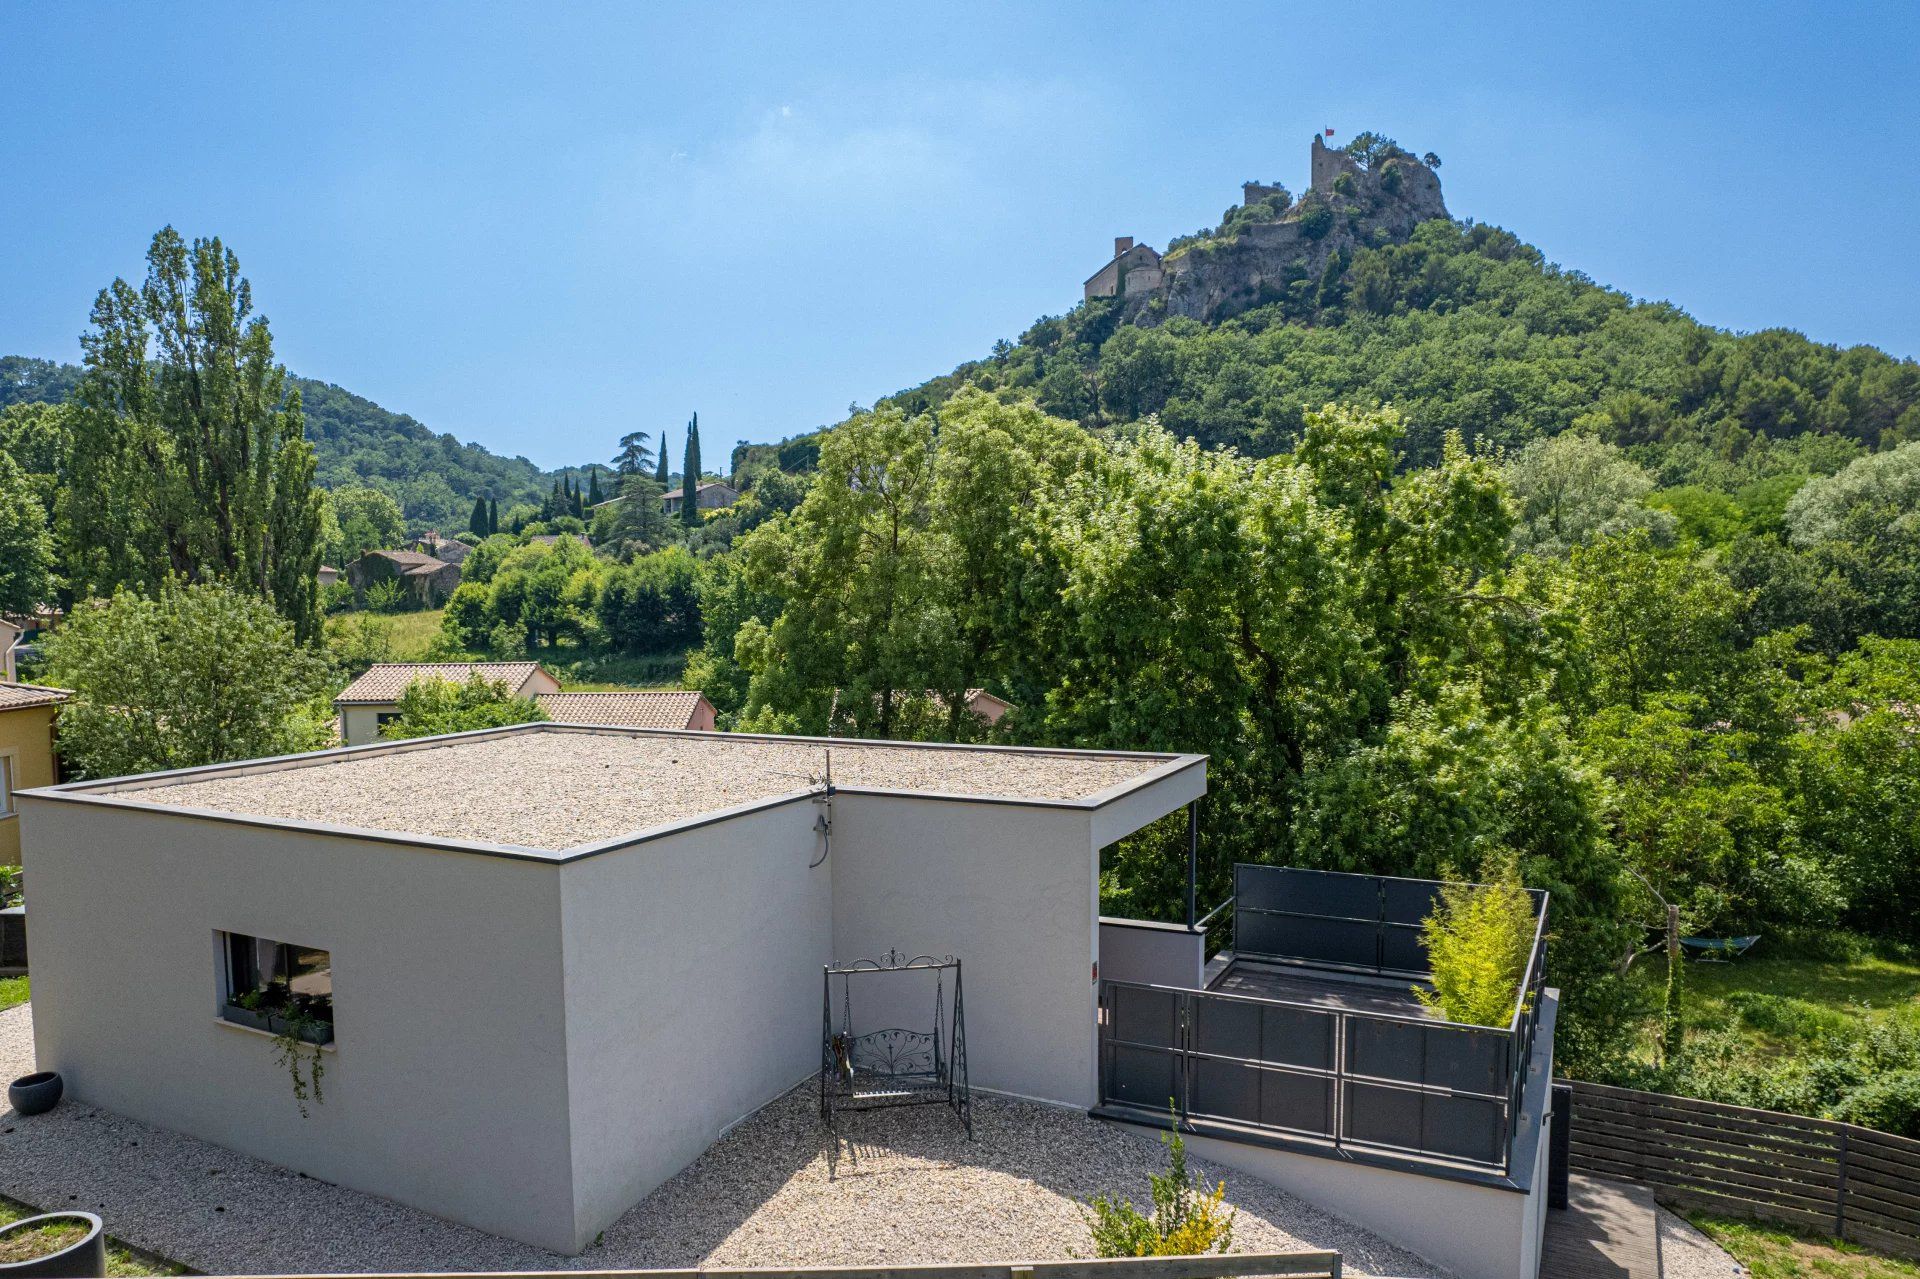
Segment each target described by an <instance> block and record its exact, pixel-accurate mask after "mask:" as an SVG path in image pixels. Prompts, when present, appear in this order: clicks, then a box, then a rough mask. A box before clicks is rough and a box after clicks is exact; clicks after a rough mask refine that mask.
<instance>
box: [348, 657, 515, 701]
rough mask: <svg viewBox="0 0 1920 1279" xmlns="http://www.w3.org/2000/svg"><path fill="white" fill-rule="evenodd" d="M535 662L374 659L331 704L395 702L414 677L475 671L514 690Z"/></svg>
mask: <svg viewBox="0 0 1920 1279" xmlns="http://www.w3.org/2000/svg"><path fill="white" fill-rule="evenodd" d="M539 669H540V663H538V662H378V663H376V664H374V665H373V666H371V667H369V668H368V669H367V673H366V674H365V675H362V676H361V677H360V678H359V679H357V680H355V681H353V683H351V684H349V685H347V686H346V687H345V688H343V689H341V690H340V696H338V697H336V698H334V699H333V704H334V705H335V706H339V705H342V704H352V703H355V702H372V703H375V704H385V703H387V702H397V701H399V700H400V694H402V693H404V692H406V691H407V685H409V684H411V683H413V681H415V680H417V679H445V680H452V681H454V682H455V683H463V682H465V681H466V680H467V679H468V678H470V677H471V676H472V675H473V674H474V673H475V672H476V671H477V672H479V675H480V678H482V679H487V680H493V681H495V682H497V683H501V684H505V685H506V686H507V687H508V688H509V689H511V690H512V691H514V692H516V693H517V692H519V691H520V687H521V685H523V684H525V683H526V682H527V681H528V680H529V679H532V678H533V673H534V672H535V671H537V670H539Z"/></svg>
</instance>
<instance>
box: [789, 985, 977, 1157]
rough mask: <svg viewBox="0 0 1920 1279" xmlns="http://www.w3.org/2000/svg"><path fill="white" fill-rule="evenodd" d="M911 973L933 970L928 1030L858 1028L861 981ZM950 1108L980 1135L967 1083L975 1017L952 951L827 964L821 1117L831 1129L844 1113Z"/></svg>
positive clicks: (969, 1131) (969, 1129)
mask: <svg viewBox="0 0 1920 1279" xmlns="http://www.w3.org/2000/svg"><path fill="white" fill-rule="evenodd" d="M949 969H951V970H952V972H953V1008H952V1011H951V1013H949V1012H948V1010H947V1006H946V977H947V972H948V970H949ZM908 973H931V974H932V975H933V1024H932V1029H930V1030H926V1031H920V1030H906V1029H902V1028H900V1027H897V1026H895V1027H888V1028H886V1029H883V1030H870V1031H867V1032H865V1033H860V1032H859V1031H857V1030H856V1029H855V1028H854V1020H853V986H854V982H855V981H856V980H859V981H861V982H867V981H869V980H871V979H879V980H883V981H886V982H888V983H889V984H893V985H899V984H901V982H902V981H903V979H904V978H905V975H906V974H908ZM836 981H838V982H839V984H840V1028H839V1029H838V1030H836V1029H834V1025H833V1002H834V1000H833V995H834V983H835V982H836ZM928 1105H942V1106H949V1107H951V1108H952V1109H953V1113H954V1114H956V1115H958V1116H959V1117H960V1122H961V1123H962V1124H963V1125H964V1126H965V1127H966V1130H967V1136H968V1138H969V1139H971V1138H972V1136H973V1096H972V1093H971V1092H970V1091H969V1090H968V1087H967V1021H966V1013H965V1011H964V1009H963V1008H962V1006H961V994H960V961H959V960H957V959H955V958H954V957H953V956H951V955H948V956H947V957H946V958H944V959H936V958H934V957H933V956H931V955H915V956H914V957H913V958H912V959H908V958H906V957H905V956H903V955H901V954H900V952H899V951H888V952H887V954H886V957H885V958H883V959H857V960H855V961H853V962H852V963H850V964H838V965H837V964H828V965H827V966H826V971H825V976H824V982H823V988H822V995H821V1003H820V1118H821V1119H822V1120H824V1121H825V1122H826V1124H827V1126H828V1127H829V1128H831V1127H833V1121H834V1116H835V1115H837V1114H840V1113H841V1112H842V1111H858V1110H883V1109H886V1108H887V1107H890V1106H928Z"/></svg>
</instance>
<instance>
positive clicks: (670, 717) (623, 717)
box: [533, 689, 713, 732]
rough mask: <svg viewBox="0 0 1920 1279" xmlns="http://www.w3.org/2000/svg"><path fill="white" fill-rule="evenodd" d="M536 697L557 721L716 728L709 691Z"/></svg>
mask: <svg viewBox="0 0 1920 1279" xmlns="http://www.w3.org/2000/svg"><path fill="white" fill-rule="evenodd" d="M533 700H534V701H536V702H538V703H539V704H540V709H541V710H543V711H545V712H546V713H547V715H548V716H549V717H550V718H551V719H552V720H553V721H554V722H555V723H557V724H595V725H605V726H610V727H613V728H682V729H686V728H690V729H695V730H697V731H700V732H711V731H713V703H712V702H709V701H708V700H707V698H706V694H704V693H700V692H695V691H692V690H682V689H644V690H637V691H634V692H613V693H536V694H534V698H533Z"/></svg>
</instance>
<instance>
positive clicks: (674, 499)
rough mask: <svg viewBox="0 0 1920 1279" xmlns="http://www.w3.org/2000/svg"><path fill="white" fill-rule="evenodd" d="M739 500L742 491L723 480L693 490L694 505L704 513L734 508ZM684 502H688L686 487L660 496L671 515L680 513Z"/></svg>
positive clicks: (662, 503)
mask: <svg viewBox="0 0 1920 1279" xmlns="http://www.w3.org/2000/svg"><path fill="white" fill-rule="evenodd" d="M739 500H740V490H739V489H737V488H735V487H734V486H733V485H731V484H728V483H726V482H724V481H722V480H708V481H707V482H706V483H704V484H699V485H696V486H695V487H694V490H693V501H694V505H695V506H697V507H698V508H699V509H701V510H703V511H717V510H719V509H720V508H721V507H723V506H732V505H733V504H734V503H735V502H738V501H739ZM684 501H686V489H685V488H684V487H682V488H677V489H672V490H670V491H668V492H666V493H663V494H661V495H660V503H661V505H663V506H665V507H666V508H667V513H668V514H669V515H673V514H676V513H678V512H679V510H680V504H681V503H682V502H684Z"/></svg>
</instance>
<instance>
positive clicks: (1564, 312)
mask: <svg viewBox="0 0 1920 1279" xmlns="http://www.w3.org/2000/svg"><path fill="white" fill-rule="evenodd" d="M1364 136H1370V135H1364ZM1382 142H1385V143H1386V145H1387V146H1388V147H1391V146H1392V144H1391V142H1390V141H1388V140H1384V139H1377V138H1376V139H1373V140H1372V144H1371V149H1373V150H1374V152H1375V154H1379V151H1378V146H1379V144H1380V143H1382ZM1388 154H1392V155H1398V156H1403V157H1404V156H1406V155H1407V153H1406V152H1403V151H1399V150H1398V149H1397V148H1394V149H1393V150H1392V151H1391V152H1389V153H1388ZM1419 171H1420V172H1422V173H1425V172H1426V171H1427V170H1426V169H1425V168H1424V167H1423V168H1422V169H1420V170H1419ZM1262 190H1268V191H1274V192H1278V193H1279V194H1278V201H1277V203H1278V205H1279V209H1275V208H1268V207H1262V206H1261V205H1255V206H1253V207H1251V208H1249V207H1247V206H1236V207H1235V208H1232V209H1229V210H1228V211H1227V214H1226V216H1225V217H1224V218H1223V219H1222V221H1221V223H1220V225H1219V226H1217V227H1214V228H1211V229H1208V230H1204V231H1201V232H1200V233H1198V234H1197V235H1195V236H1189V237H1182V238H1181V239H1180V240H1176V241H1175V242H1174V244H1173V245H1171V246H1169V251H1168V254H1167V259H1166V260H1167V262H1168V264H1169V268H1170V270H1169V278H1170V279H1172V278H1176V277H1175V276H1174V275H1173V270H1172V268H1173V264H1174V263H1175V262H1176V261H1177V259H1178V257H1179V256H1180V255H1182V254H1183V253H1193V252H1196V251H1204V252H1206V253H1208V254H1211V255H1213V256H1214V257H1215V258H1216V259H1217V260H1222V261H1225V262H1228V263H1231V262H1233V261H1235V260H1243V261H1244V260H1251V255H1249V254H1247V253H1242V254H1240V255H1239V256H1238V258H1237V259H1236V255H1235V254H1234V252H1233V249H1234V246H1235V245H1236V244H1237V243H1239V242H1241V241H1245V240H1247V239H1248V238H1249V237H1252V238H1253V239H1254V241H1255V242H1257V239H1258V237H1259V236H1260V235H1261V234H1262V232H1263V229H1264V228H1268V227H1270V226H1271V225H1273V224H1276V223H1278V222H1281V221H1284V220H1294V221H1299V220H1302V217H1303V214H1302V209H1303V207H1304V206H1307V205H1309V204H1312V203H1315V202H1316V201H1317V193H1314V192H1309V194H1308V196H1307V197H1305V198H1304V199H1303V200H1302V201H1301V202H1300V203H1299V204H1295V205H1291V206H1290V207H1289V206H1287V204H1286V201H1287V200H1288V199H1289V197H1287V195H1286V193H1285V192H1284V191H1283V190H1282V189H1280V188H1277V187H1275V188H1254V192H1253V193H1255V194H1258V193H1259V192H1261V191H1262ZM1354 191H1355V194H1354V197H1353V198H1352V199H1343V198H1340V197H1337V196H1335V197H1332V198H1329V199H1327V200H1325V201H1320V202H1318V204H1317V206H1316V208H1315V209H1310V210H1307V213H1306V216H1307V217H1310V219H1311V222H1312V224H1313V229H1314V230H1315V231H1317V233H1318V237H1319V242H1320V243H1322V244H1324V243H1326V242H1342V241H1344V243H1345V244H1346V245H1348V246H1350V247H1342V248H1341V249H1339V250H1338V251H1335V252H1332V253H1331V254H1319V255H1313V254H1308V253H1304V252H1303V253H1301V254H1300V255H1298V257H1297V259H1296V261H1295V263H1294V264H1293V266H1292V269H1291V270H1290V271H1286V272H1283V273H1279V274H1267V275H1264V276H1262V277H1261V278H1259V279H1258V280H1253V279H1249V280H1248V281H1246V282H1245V286H1246V287H1245V288H1244V290H1243V292H1244V294H1245V296H1244V302H1245V303H1247V304H1250V305H1245V306H1244V308H1243V309H1238V310H1237V313H1235V314H1232V315H1231V317H1230V318H1225V319H1221V320H1218V321H1217V322H1215V323H1205V322H1202V321H1201V320H1198V319H1192V318H1187V317H1186V316H1182V315H1179V314H1175V313H1174V312H1177V311H1178V310H1179V309H1180V308H1179V306H1178V305H1177V303H1178V299H1179V294H1180V288H1179V286H1178V285H1175V287H1174V288H1173V290H1172V292H1173V294H1174V298H1175V303H1176V305H1174V306H1171V307H1170V306H1168V305H1167V300H1166V298H1165V297H1164V296H1157V297H1154V298H1152V299H1150V301H1149V302H1148V303H1147V304H1146V305H1142V304H1141V301H1140V299H1138V298H1129V299H1125V300H1121V301H1116V300H1113V299H1105V298H1100V299H1094V300H1091V301H1087V302H1084V303H1082V304H1081V305H1079V306H1076V307H1075V308H1073V309H1072V310H1071V311H1069V312H1067V313H1066V314H1064V315H1059V316H1049V317H1046V318H1044V319H1042V320H1040V321H1039V322H1037V323H1035V324H1034V325H1033V326H1032V327H1031V328H1029V329H1028V330H1027V331H1026V332H1025V333H1023V334H1021V335H1020V339H1019V341H1018V342H1014V343H1006V342H1002V343H999V344H997V345H996V348H995V351H994V353H993V354H992V355H990V356H989V357H988V358H986V359H982V360H978V361H974V362H971V363H967V364H963V365H961V366H960V367H959V368H958V369H956V370H955V371H954V372H952V373H950V374H947V375H945V376H942V377H937V378H934V379H932V380H931V381H929V382H926V383H924V384H922V385H920V386H917V387H914V388H912V389H910V390H907V391H903V392H900V393H899V394H897V395H895V396H893V397H890V400H889V401H887V402H890V403H894V404H897V405H899V406H901V407H903V408H905V409H907V410H909V411H920V410H923V409H926V408H930V407H933V406H936V405H938V404H941V403H943V402H945V401H946V400H947V399H948V398H949V397H951V396H952V395H953V394H954V393H955V392H956V391H957V390H958V389H959V388H960V387H962V386H966V385H974V386H980V387H983V388H985V389H987V390H990V391H994V392H1000V393H1007V394H1011V395H1016V396H1021V395H1030V396H1032V397H1034V398H1035V399H1037V400H1038V402H1039V404H1040V406H1041V407H1042V408H1044V409H1045V410H1047V411H1048V412H1050V413H1053V414H1056V415H1058V416H1061V417H1066V418H1070V419H1074V420H1076V421H1079V422H1081V423H1083V424H1085V425H1088V426H1105V425H1113V424H1117V423H1123V422H1129V421H1134V420H1137V419H1140V418H1144V417H1146V416H1147V415H1149V414H1157V415H1158V417H1159V419H1160V421H1161V422H1162V424H1164V425H1165V426H1167V427H1168V428H1170V429H1171V430H1173V431H1174V432H1175V433H1176V434H1179V435H1183V436H1192V437H1194V438H1196V439H1198V440H1199V441H1200V442H1202V443H1203V444H1208V445H1233V446H1235V447H1237V448H1239V449H1241V450H1242V451H1244V452H1248V453H1252V454H1256V455H1264V454H1269V453H1275V452H1281V451H1285V450H1287V449H1290V448H1291V447H1292V446H1293V443H1294V442H1295V440H1297V438H1298V437H1299V432H1300V430H1301V424H1302V419H1303V415H1304V414H1306V413H1308V412H1311V411H1313V410H1315V409H1318V408H1319V407H1320V406H1321V405H1323V404H1326V403H1329V402H1343V403H1364V402H1375V401H1377V402H1382V403H1389V404H1392V405H1394V406H1396V407H1397V408H1399V409H1400V410H1401V411H1402V412H1403V413H1404V414H1405V415H1406V417H1407V419H1408V432H1407V436H1406V439H1405V443H1404V446H1403V447H1404V449H1405V452H1406V454H1407V456H1406V459H1405V460H1406V461H1407V462H1410V463H1425V462H1431V461H1433V460H1434V459H1435V458H1437V456H1438V455H1439V452H1440V449H1441V445H1442V442H1443V440H1444V438H1445V436H1446V434H1447V432H1449V431H1459V432H1460V433H1461V435H1462V436H1463V437H1464V438H1465V440H1466V441H1467V442H1468V443H1469V444H1470V445H1477V446H1479V445H1500V446H1515V445H1518V444H1521V443H1524V442H1525V441H1527V440H1529V439H1532V438H1535V437H1538V436H1541V435H1548V434H1555V433H1558V432H1561V431H1565V430H1567V429H1568V428H1570V427H1575V426H1578V427H1580V428H1581V429H1583V430H1589V431H1591V432H1592V433H1594V434H1597V435H1599V436H1600V437H1601V438H1603V439H1606V440H1608V441H1610V442H1613V443H1617V444H1619V445H1621V446H1622V447H1624V448H1626V449H1627V450H1628V451H1629V452H1630V453H1632V454H1633V455H1634V456H1635V458H1636V460H1637V461H1639V462H1641V463H1642V464H1643V465H1647V466H1649V467H1651V468H1652V469H1653V470H1654V471H1655V472H1656V475H1657V476H1658V478H1659V480H1660V481H1661V482H1662V483H1664V484H1687V483H1701V484H1708V485H1712V486H1714V487H1720V488H1731V487H1735V486H1737V484H1738V483H1742V482H1750V481H1752V480H1753V479H1755V478H1759V477H1761V476H1764V475H1766V474H1771V473H1774V472H1776V471H1785V470H1791V471H1799V472H1801V473H1808V472H1815V473H1817V472H1821V471H1830V470H1833V469H1836V468H1837V467H1838V466H1839V465H1841V464H1843V463H1844V462H1845V461H1846V460H1847V458H1848V457H1850V456H1852V455H1853V454H1855V453H1857V452H1860V451H1863V450H1877V449H1884V448H1887V447H1890V446H1892V445H1893V444H1896V443H1899V442H1901V441H1903V440H1911V439H1920V366H1916V364H1915V363H1914V362H1913V361H1912V360H1907V359H1896V358H1894V357H1892V356H1889V355H1888V354H1886V353H1885V352H1883V351H1880V350H1878V349H1875V348H1873V347H1865V346H1859V347H1850V348H1845V349H1843V348H1840V347H1835V346H1829V345H1823V344H1821V343H1817V342H1814V341H1810V340H1809V339H1807V338H1806V337H1804V336H1802V335H1801V334H1799V333H1797V332H1793V331H1791V330H1789V329H1785V328H1782V329H1769V330H1766V331H1763V332H1758V333H1752V334H1746V335H1737V334H1733V333H1729V332H1726V331H1725V330H1721V329H1715V328H1711V327H1709V326H1707V325H1704V324H1701V323H1699V322H1698V321H1696V320H1694V319H1693V318H1692V317H1691V316H1689V315H1687V314H1686V313H1685V312H1684V311H1682V310H1680V309H1679V308H1678V307H1676V306H1673V305H1671V304H1668V303H1664V302H1639V301H1635V300H1634V299H1633V298H1630V297H1628V296H1627V295H1626V294H1624V293H1621V292H1618V291H1616V290H1614V289H1609V288H1606V287H1603V286H1602V285H1600V284H1597V283H1595V282H1594V281H1593V280H1591V279H1589V278H1588V277H1587V276H1585V275H1583V274H1581V273H1580V272H1578V271H1575V270H1569V269H1566V268H1563V267H1560V266H1556V265H1554V264H1551V263H1549V262H1548V261H1547V260H1546V258H1545V257H1544V256H1543V255H1542V254H1541V252H1540V251H1539V250H1538V249H1536V248H1534V247H1532V246H1531V245H1529V244H1526V243H1524V242H1523V241H1521V240H1520V239H1519V238H1518V237H1516V236H1515V235H1512V234H1510V233H1508V232H1506V231H1503V230H1500V229H1498V228H1496V227H1493V226H1488V225H1477V224H1474V223H1471V222H1459V221H1454V220H1452V219H1449V218H1445V217H1436V218H1430V219H1428V220H1426V221H1423V222H1420V223H1419V224H1418V225H1417V226H1413V227H1410V228H1404V229H1402V228H1396V227H1386V226H1382V225H1380V220H1379V219H1378V218H1377V217H1376V216H1373V215H1372V214H1370V213H1369V211H1368V209H1367V207H1366V203H1367V202H1366V196H1365V184H1358V185H1357V186H1356V187H1355V188H1354ZM1349 223H1351V225H1348V224H1349ZM1356 231H1357V232H1359V234H1353V232H1356ZM1322 258H1323V259H1324V264H1323V265H1321V266H1320V267H1319V269H1318V270H1317V271H1316V270H1314V269H1312V264H1313V263H1314V262H1316V261H1318V260H1320V259H1322ZM1072 267H1073V264H1067V263H1063V264H1062V269H1061V276H1062V283H1063V286H1064V285H1066V283H1067V282H1068V281H1070V280H1071V279H1073V278H1074V277H1076V276H1077V275H1078V274H1079V272H1078V271H1077V270H1074V269H1072ZM1792 318H1793V317H1791V316H1782V317H1780V319H1781V320H1782V321H1783V322H1786V323H1791V321H1792Z"/></svg>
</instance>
